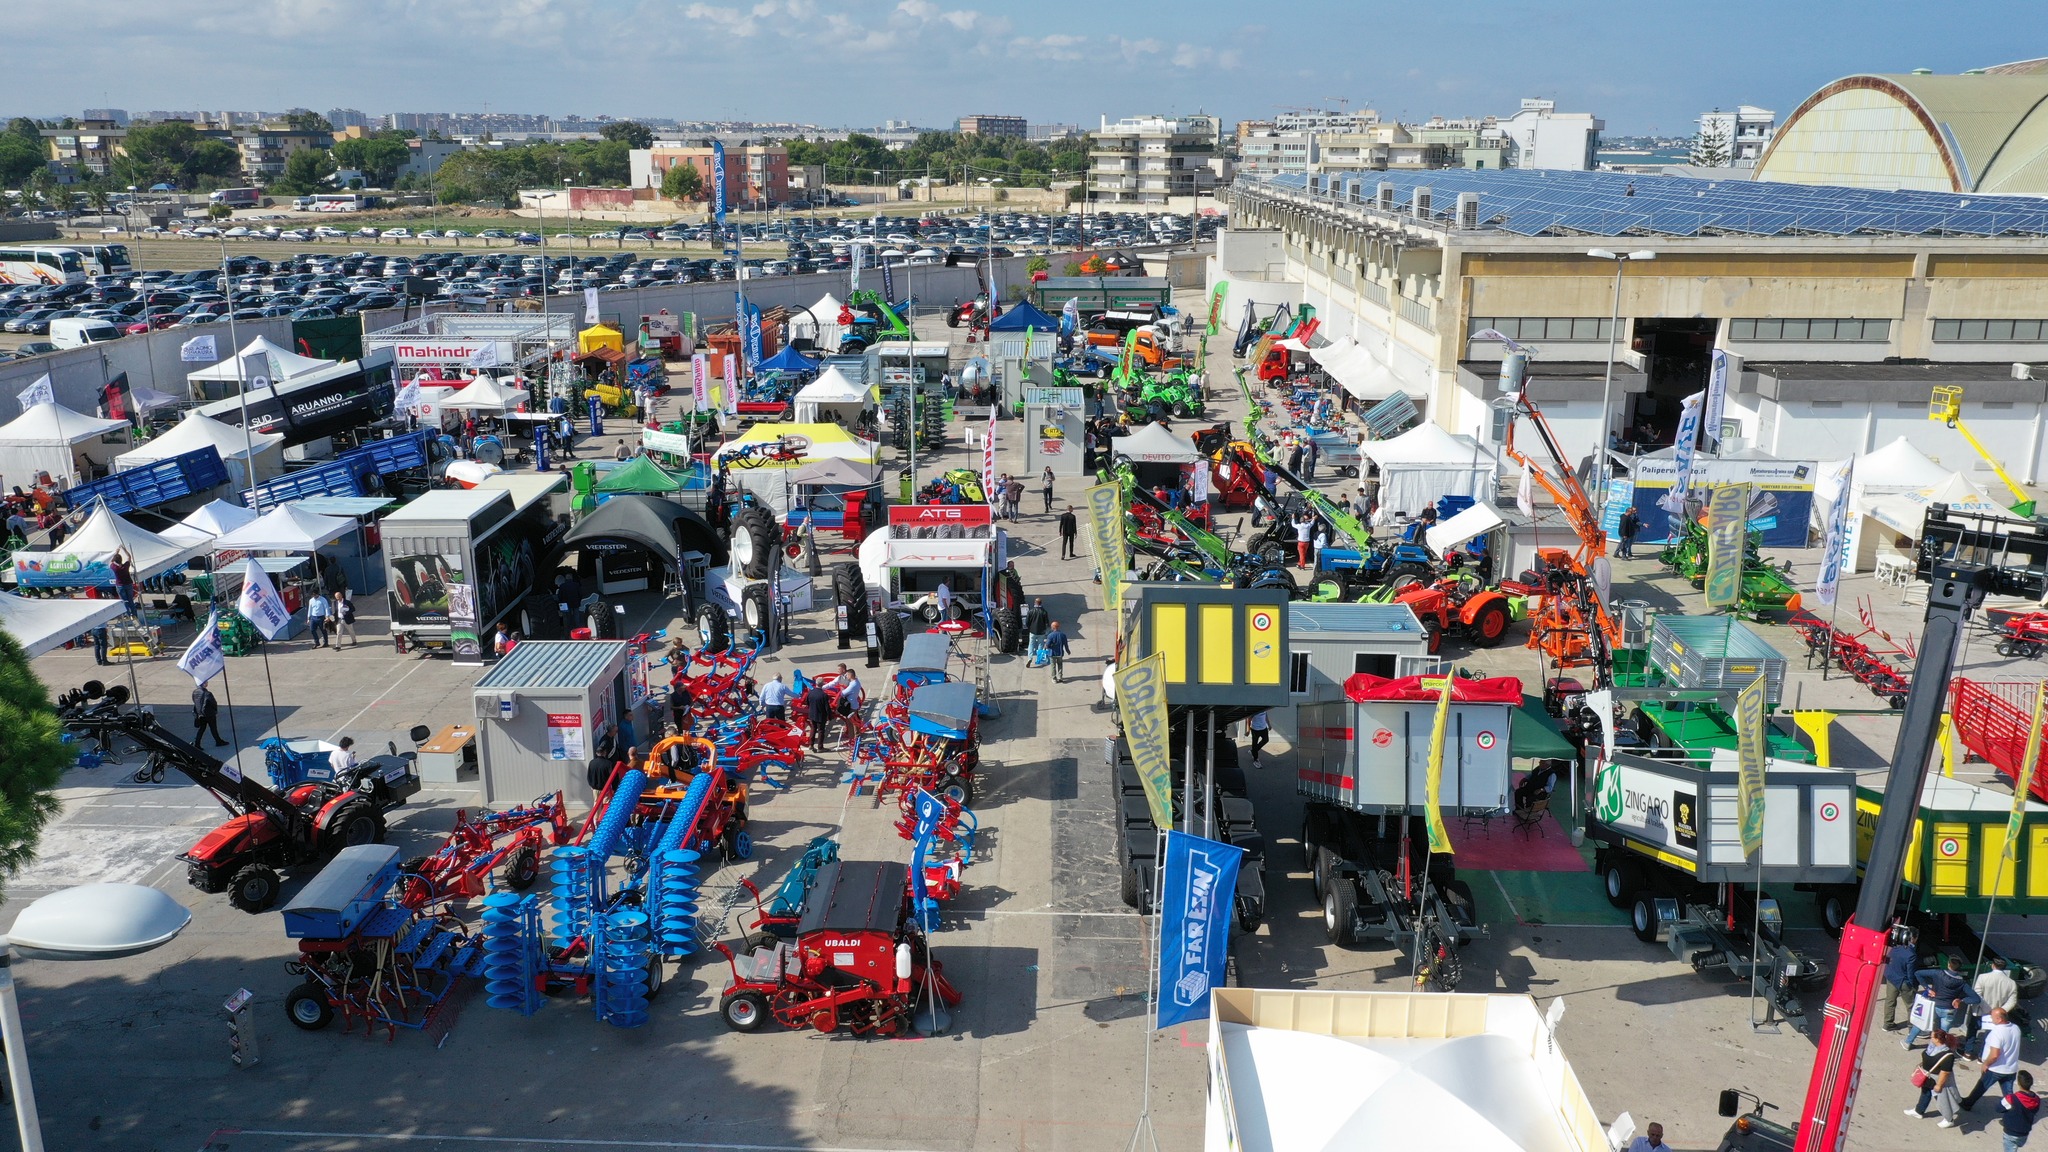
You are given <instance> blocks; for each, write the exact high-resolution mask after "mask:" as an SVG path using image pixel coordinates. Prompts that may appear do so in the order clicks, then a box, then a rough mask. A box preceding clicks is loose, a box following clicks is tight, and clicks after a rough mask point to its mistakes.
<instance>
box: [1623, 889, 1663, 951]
mask: <svg viewBox="0 0 2048 1152" xmlns="http://www.w3.org/2000/svg"><path fill="white" fill-rule="evenodd" d="M1655 900H1656V895H1655V894H1654V893H1651V892H1638V893H1636V898H1635V901H1634V903H1632V904H1630V905H1629V911H1628V926H1629V928H1630V929H1631V930H1633V931H1634V932H1635V934H1636V939H1638V940H1641V941H1642V942H1643V943H1645V944H1655V943H1656V942H1657V905H1656V903H1655Z"/></svg>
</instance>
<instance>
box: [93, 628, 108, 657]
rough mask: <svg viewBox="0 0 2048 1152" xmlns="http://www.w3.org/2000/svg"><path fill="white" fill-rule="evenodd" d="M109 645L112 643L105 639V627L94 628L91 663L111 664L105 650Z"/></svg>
mask: <svg viewBox="0 0 2048 1152" xmlns="http://www.w3.org/2000/svg"><path fill="white" fill-rule="evenodd" d="M111 645H112V642H111V641H110V640H109V639H108V637H107V626H106V625H105V624H102V625H100V626H99V627H97V628H94V629H93V630H92V662H93V663H95V664H112V663H113V661H112V660H109V659H107V650H108V649H109V648H110V647H111Z"/></svg>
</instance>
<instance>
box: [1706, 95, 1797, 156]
mask: <svg viewBox="0 0 2048 1152" xmlns="http://www.w3.org/2000/svg"><path fill="white" fill-rule="evenodd" d="M1777 134H1778V114H1777V113H1776V112H1773V111H1771V110H1770V109H1768V108H1757V107H1754V106H1752V105H1749V104H1744V105H1742V106H1741V107H1739V108H1737V109H1736V110H1735V111H1733V112H1723V111H1721V110H1720V109H1719V108H1716V109H1714V110H1713V111H1712V112H1709V113H1707V114H1706V115H1704V116H1702V117H1700V134H1699V139H1700V140H1701V141H1702V142H1703V143H1704V142H1705V141H1707V140H1710V139H1718V140H1719V141H1720V142H1721V148H1722V152H1723V155H1724V156H1725V157H1726V161H1725V162H1724V163H1722V164H1720V165H1718V167H1722V168H1754V167H1756V162H1757V161H1758V160H1760V159H1762V158H1763V154H1764V150H1765V149H1767V148H1769V147H1770V146H1771V138H1772V137H1773V136H1776V135H1777ZM1698 162H1699V156H1698V150H1697V149H1695V155H1694V163H1695V164H1697V163H1698Z"/></svg>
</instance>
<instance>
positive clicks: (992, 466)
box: [910, 385, 1001, 504]
mask: <svg viewBox="0 0 2048 1152" xmlns="http://www.w3.org/2000/svg"><path fill="white" fill-rule="evenodd" d="M913 387H915V385H913ZM1000 403H1001V398H1000V397H998V398H997V399H996V400H994V401H991V402H990V403H989V406H988V431H986V432H984V433H982V437H981V497H982V499H984V500H986V501H988V502H989V503H991V504H994V503H995V502H996V407H997V405H998V404H1000ZM910 434H911V435H912V436H915V435H917V430H916V429H915V428H913V429H911V431H910Z"/></svg>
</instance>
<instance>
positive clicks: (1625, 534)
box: [1616, 507, 1643, 560]
mask: <svg viewBox="0 0 2048 1152" xmlns="http://www.w3.org/2000/svg"><path fill="white" fill-rule="evenodd" d="M1642 530H1643V518H1642V517H1641V516H1639V515H1637V514H1636V510H1635V509H1634V508H1633V507H1631V508H1629V509H1628V510H1626V511H1624V512H1623V513H1622V514H1621V551H1620V552H1618V553H1616V555H1617V556H1619V557H1620V558H1621V559H1623V560H1633V559H1635V558H1636V534H1637V533H1638V532H1641V531H1642Z"/></svg>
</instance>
